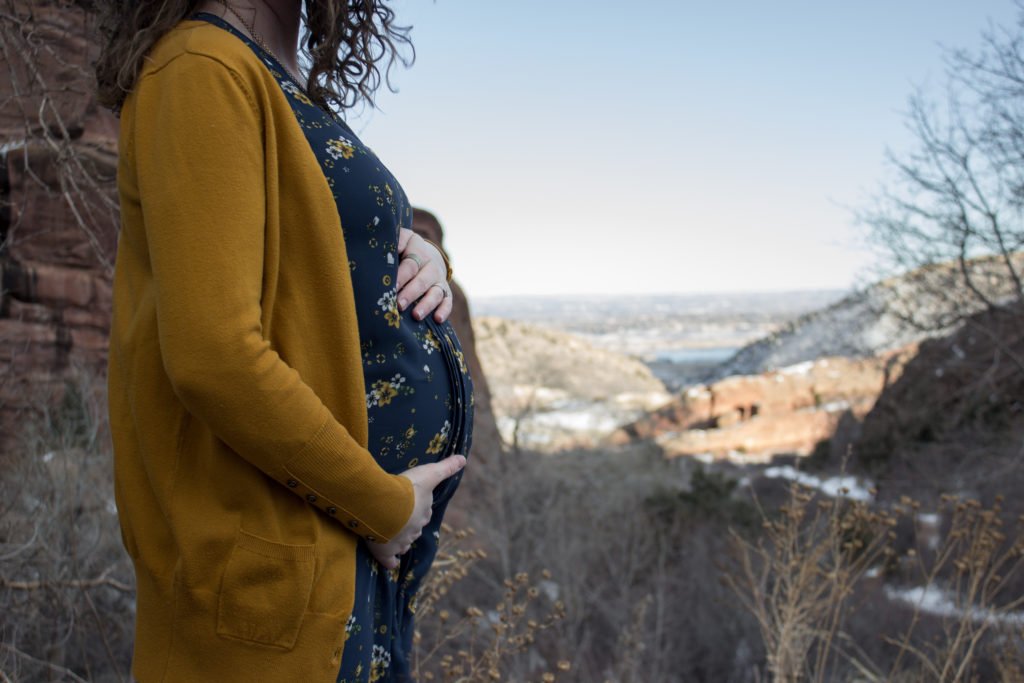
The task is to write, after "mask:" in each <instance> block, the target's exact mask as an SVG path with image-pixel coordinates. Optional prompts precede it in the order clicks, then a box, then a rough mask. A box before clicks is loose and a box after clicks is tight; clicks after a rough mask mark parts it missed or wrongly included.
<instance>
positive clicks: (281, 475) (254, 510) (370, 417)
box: [97, 0, 473, 683]
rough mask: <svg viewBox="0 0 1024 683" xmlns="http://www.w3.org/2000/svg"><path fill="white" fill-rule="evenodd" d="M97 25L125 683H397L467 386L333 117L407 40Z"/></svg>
mask: <svg viewBox="0 0 1024 683" xmlns="http://www.w3.org/2000/svg"><path fill="white" fill-rule="evenodd" d="M118 5H119V7H120V9H121V11H120V13H119V14H116V15H114V16H113V18H112V20H111V23H110V24H109V27H110V42H109V44H108V45H107V47H106V49H105V51H104V54H103V55H102V56H101V60H100V62H99V65H98V69H97V73H98V76H99V84H100V92H101V96H103V98H104V100H105V101H106V102H107V104H109V105H111V106H114V107H115V108H118V109H120V111H121V149H120V165H119V170H118V188H119V192H120V199H121V208H122V230H121V234H120V238H119V245H118V257H117V265H116V272H115V284H114V323H113V329H112V333H111V349H110V367H109V401H110V418H111V430H112V435H113V441H114V456H115V492H116V497H117V503H118V511H119V518H120V522H121V530H122V537H123V541H124V544H125V548H126V549H127V551H128V553H129V555H130V556H131V558H132V561H133V564H134V567H135V572H136V579H137V586H138V599H137V600H138V606H137V614H136V643H135V652H134V661H133V672H134V674H135V676H136V678H137V679H138V680H139V681H140V682H141V683H149V681H324V682H325V683H326V682H328V681H340V682H352V681H407V680H412V678H411V667H410V662H409V653H410V649H411V647H412V635H413V617H414V614H415V611H416V592H417V590H418V588H419V587H420V584H421V582H422V580H423V577H424V575H425V574H426V572H427V570H428V569H429V567H430V565H431V563H432V561H433V559H434V555H435V553H436V551H437V542H438V534H439V530H440V524H441V520H442V517H443V515H444V512H445V508H446V506H447V504H448V501H449V500H450V499H451V496H452V494H453V493H454V491H455V489H456V487H457V486H458V483H459V481H460V479H461V469H462V467H463V465H464V463H465V454H467V453H468V452H469V448H470V443H471V439H472V415H473V391H472V383H471V381H470V378H469V374H468V370H467V367H466V364H465V362H464V358H463V354H462V350H461V348H460V346H459V341H458V339H457V337H456V335H455V332H454V330H453V329H452V327H451V325H450V324H449V323H447V322H446V321H445V317H446V315H447V313H448V312H450V310H451V302H450V296H451V294H450V288H449V286H448V279H449V278H450V269H447V264H446V262H445V261H444V260H443V255H442V254H441V253H440V252H439V251H438V250H437V249H435V248H433V246H432V245H429V243H426V242H425V241H424V240H422V239H421V238H419V237H417V236H414V235H413V234H412V233H411V232H410V231H409V228H410V226H411V223H412V208H411V207H410V205H409V202H408V199H407V198H406V196H405V193H404V192H403V190H402V187H401V185H399V183H398V182H397V180H396V179H395V178H394V176H392V174H391V173H390V171H389V170H388V169H387V168H386V167H385V166H384V164H383V163H382V162H381V161H380V159H378V158H377V156H376V155H375V154H374V153H373V152H372V151H371V150H370V149H369V148H368V147H367V146H366V145H365V144H363V142H362V141H361V140H360V139H359V138H358V137H357V136H356V135H355V133H353V131H352V130H351V129H350V128H349V127H348V126H347V125H346V124H345V122H344V121H343V120H342V119H341V118H340V117H339V116H338V115H337V114H336V113H335V110H334V108H332V107H331V105H332V104H333V105H336V107H337V106H338V105H351V104H352V103H354V102H356V101H357V100H358V99H359V98H368V97H370V96H371V94H372V90H373V86H374V85H375V83H376V81H375V74H376V75H379V71H378V70H377V66H376V64H377V62H378V61H379V60H380V59H384V58H387V56H388V55H389V54H391V53H390V51H391V50H393V48H394V46H393V43H392V40H393V39H394V38H396V37H397V38H400V39H401V38H404V34H402V33H401V31H399V30H398V29H395V28H394V27H393V26H392V25H391V20H392V14H391V11H390V10H389V9H388V8H387V7H386V6H385V5H384V3H382V2H368V1H359V2H344V1H341V0H322V1H317V2H314V1H313V0H308V1H307V2H306V6H305V8H304V9H305V12H302V10H303V6H302V3H301V2H300V0H277V1H276V2H273V1H271V0H262V1H261V0H255V1H251V2H249V3H244V2H243V1H242V0H238V1H237V2H234V1H232V2H222V3H198V4H197V3H195V2H185V1H182V2H179V3H174V2H142V3H118ZM115 9H117V8H115ZM303 19H304V20H305V23H306V30H307V38H306V41H305V45H306V47H307V49H308V54H309V57H310V62H311V69H310V73H308V74H307V76H306V77H305V78H302V77H300V75H299V69H298V68H297V59H296V44H297V40H298V35H299V29H300V24H301V22H302V20H303Z"/></svg>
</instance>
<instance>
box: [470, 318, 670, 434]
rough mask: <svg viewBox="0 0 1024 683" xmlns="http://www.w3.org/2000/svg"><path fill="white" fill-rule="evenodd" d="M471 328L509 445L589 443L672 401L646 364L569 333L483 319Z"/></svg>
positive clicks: (502, 431) (477, 320)
mask: <svg viewBox="0 0 1024 683" xmlns="http://www.w3.org/2000/svg"><path fill="white" fill-rule="evenodd" d="M473 330H474V334H475V337H476V347H477V353H478V354H479V355H480V362H481V364H482V366H483V369H484V372H485V373H486V375H487V380H488V382H489V383H490V386H491V393H492V397H493V398H492V400H493V405H494V411H495V415H496V417H497V421H498V427H499V429H500V431H501V433H502V436H503V437H504V438H505V440H506V441H507V442H509V443H512V442H518V443H519V444H521V445H529V446H530V447H533V448H540V449H556V448H560V447H563V446H568V445H580V444H584V443H592V442H594V441H597V440H600V439H601V438H603V437H604V436H605V435H607V434H610V433H611V432H612V431H614V430H615V429H616V428H617V427H619V426H620V425H622V424H625V423H626V422H629V421H632V420H633V419H635V418H636V417H638V416H639V415H640V414H642V412H643V411H645V410H649V409H653V408H656V407H658V406H660V405H662V404H664V403H665V402H667V401H668V400H669V399H670V395H669V394H668V392H667V391H666V390H665V385H664V384H662V383H661V381H659V380H658V379H657V378H656V377H654V375H653V374H652V373H651V371H650V369H648V368H647V366H646V365H644V364H643V363H641V362H640V361H638V360H635V359H633V358H630V357H628V356H626V355H624V354H620V353H615V352H613V351H608V350H605V349H601V348H597V347H595V346H593V345H592V344H590V343H588V342H587V341H586V340H584V339H582V338H580V337H578V336H576V335H574V334H570V333H568V332H561V331H557V330H552V329H549V328H546V327H542V326H539V325H531V324H528V323H521V322H516V321H512V320H505V319H502V318H494V317H487V316H481V317H476V318H474V319H473Z"/></svg>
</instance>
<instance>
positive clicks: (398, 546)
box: [366, 454, 466, 569]
mask: <svg viewBox="0 0 1024 683" xmlns="http://www.w3.org/2000/svg"><path fill="white" fill-rule="evenodd" d="M465 466H466V458H465V456H462V455H458V454H456V455H449V456H448V457H447V458H445V459H444V460H439V461H438V462H432V463H428V464H426V465H419V466H417V467H413V468H410V469H408V470H406V471H405V472H402V474H401V476H403V477H406V478H408V479H411V480H412V488H413V491H414V492H415V493H416V503H415V504H414V505H413V508H412V515H410V516H409V521H408V522H406V523H405V526H404V527H402V530H401V531H399V532H398V533H397V534H395V536H394V537H393V538H392V539H391V540H390V541H389V542H387V543H373V542H371V541H367V542H366V545H367V546H369V549H370V553H371V554H372V555H373V557H374V558H375V559H376V560H377V562H379V563H380V564H381V565H383V566H384V568H385V569H394V568H395V567H397V566H398V556H399V555H404V554H405V553H406V552H408V550H409V548H410V547H412V544H413V541H415V540H416V539H417V538H419V537H420V534H422V533H423V527H425V526H426V525H427V524H429V523H430V517H431V514H432V506H433V504H434V488H435V487H437V485H438V484H440V483H441V482H442V481H444V480H445V479H447V478H448V477H451V476H454V475H455V474H457V473H458V471H459V470H461V469H462V468H463V467H465Z"/></svg>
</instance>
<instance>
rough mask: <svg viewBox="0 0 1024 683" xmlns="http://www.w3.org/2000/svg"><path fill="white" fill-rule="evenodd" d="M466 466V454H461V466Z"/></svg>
mask: <svg viewBox="0 0 1024 683" xmlns="http://www.w3.org/2000/svg"><path fill="white" fill-rule="evenodd" d="M465 466H466V456H464V455H460V456H459V467H465Z"/></svg>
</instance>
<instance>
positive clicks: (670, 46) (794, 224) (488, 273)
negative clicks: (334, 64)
mask: <svg viewBox="0 0 1024 683" xmlns="http://www.w3.org/2000/svg"><path fill="white" fill-rule="evenodd" d="M395 6H396V11H397V12H398V15H399V20H400V21H401V22H404V23H411V24H412V25H413V26H414V29H413V32H412V37H413V40H414V42H415V44H416V49H417V61H416V64H415V66H413V68H412V69H410V70H408V71H403V70H397V71H396V72H395V74H394V75H395V78H394V81H395V83H396V84H397V85H398V87H399V89H400V92H399V93H398V94H394V95H393V94H391V93H386V92H382V94H381V96H380V98H379V105H380V107H381V108H382V110H383V111H376V112H373V113H370V114H364V115H363V116H361V117H359V118H357V119H356V120H354V121H353V125H354V126H355V127H356V129H357V131H359V132H360V133H361V135H362V137H363V139H364V141H365V142H366V143H367V144H368V145H369V146H371V147H372V148H373V149H374V151H376V152H377V154H378V155H379V156H380V157H381V158H382V159H383V160H384V162H385V163H386V164H387V165H388V166H389V167H390V168H391V170H392V171H393V172H394V173H395V175H396V176H397V177H398V178H399V180H400V181H401V182H402V184H403V186H404V187H405V190H406V192H407V193H408V194H409V196H410V198H411V200H412V201H413V203H414V204H417V205H420V206H424V207H426V208H429V209H431V210H432V211H434V212H435V213H436V214H437V215H438V216H439V218H440V219H441V221H442V223H443V224H444V226H445V229H446V243H447V246H448V248H449V251H450V252H451V255H452V258H453V262H454V266H455V269H456V273H457V278H458V279H459V281H460V282H461V283H462V284H463V285H464V286H465V287H466V288H467V290H468V292H469V294H470V296H471V297H472V296H474V295H476V296H483V295H497V294H567V293H622V294H627V293H656V292H680V293H683V292H708V291H723V290H779V289H808V288H823V287H829V288H831V287H845V286H848V285H850V284H852V283H853V282H854V281H855V278H856V277H857V275H858V273H860V272H862V271H863V269H864V266H865V265H866V264H867V263H868V261H869V255H868V252H867V251H866V249H865V247H864V239H863V234H864V229H863V228H861V227H858V226H856V225H854V224H853V220H852V217H851V214H850V212H849V211H848V210H847V209H846V208H844V205H857V204H860V203H863V201H864V200H865V199H866V198H867V196H868V194H869V193H870V192H871V191H872V190H873V188H874V187H876V184H877V182H878V181H879V180H880V179H881V178H882V177H883V170H884V165H883V155H884V151H885V148H886V146H887V145H888V146H890V147H893V148H895V149H897V150H898V149H900V148H906V147H907V145H908V144H909V139H908V136H907V133H906V131H905V130H904V127H903V119H902V118H901V112H902V111H903V109H904V108H905V106H906V101H907V96H908V95H909V93H910V92H911V89H912V87H913V86H914V85H915V84H929V83H931V84H934V85H939V84H940V83H941V82H942V68H943V64H942V60H941V57H942V49H941V47H940V45H942V44H945V45H951V46H960V47H973V46H976V45H978V44H979V42H980V38H979V36H980V32H981V30H982V29H983V28H985V27H986V25H987V23H988V22H989V21H994V22H996V23H998V24H1006V25H1009V24H1010V23H1011V22H1012V21H1013V20H1014V18H1015V16H1016V9H1015V6H1014V4H1013V2H1012V1H1011V0H959V1H954V0H932V1H925V0H888V1H882V0H862V1H861V2H857V3H852V2H838V1H836V0H817V1H806V2H794V1H787V0H778V1H776V2H771V3H769V2H752V1H749V0H748V1H742V2H740V1H737V2H719V3H712V2H704V3H696V2H687V1H683V0H678V1H676V2H672V1H670V0H650V1H648V2H635V3H627V2H608V1H601V0H591V1H589V2H587V1H584V0H548V1H546V2H545V1H541V0H523V1H520V2H495V1H494V0H436V2H431V1H430V0H400V1H399V2H397V3H396V5H395Z"/></svg>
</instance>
